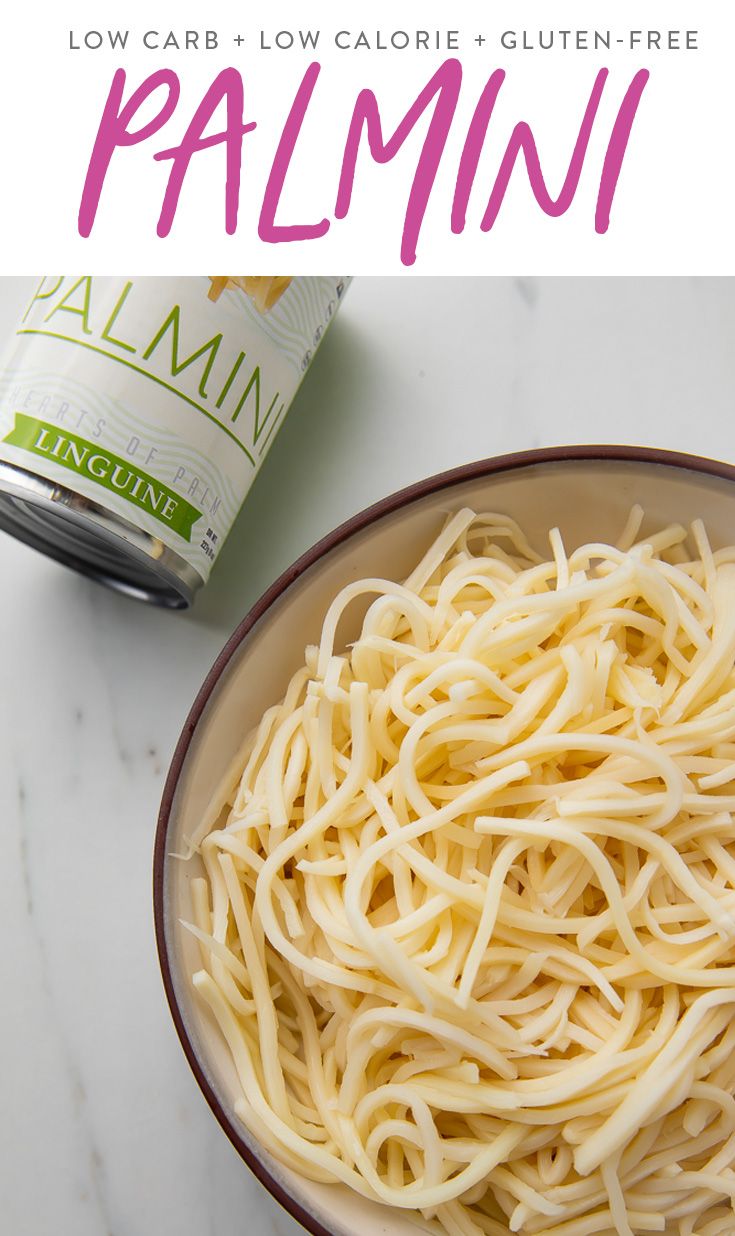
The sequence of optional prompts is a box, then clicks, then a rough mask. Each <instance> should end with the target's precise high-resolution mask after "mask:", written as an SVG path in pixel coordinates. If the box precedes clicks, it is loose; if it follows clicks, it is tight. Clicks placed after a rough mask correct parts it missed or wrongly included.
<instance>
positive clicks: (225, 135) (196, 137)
mask: <svg viewBox="0 0 735 1236" xmlns="http://www.w3.org/2000/svg"><path fill="white" fill-rule="evenodd" d="M223 101H224V102H225V103H226V105H227V124H226V127H225V128H224V130H223V131H222V132H221V133H214V134H212V135H210V136H209V137H205V136H204V130H205V129H206V127H207V125H208V124H209V122H210V121H211V119H212V117H213V116H214V114H215V112H216V110H217V108H218V107H219V105H220V103H222V102H223ZM244 110H245V99H244V94H243V86H242V77H241V76H240V74H239V73H238V71H237V69H223V70H222V72H221V73H218V74H217V76H216V77H215V79H214V81H213V82H212V85H211V86H210V87H209V89H208V91H207V93H206V94H205V96H204V98H203V99H202V101H201V103H200V104H199V106H198V108H197V109H196V111H195V112H194V115H193V117H192V120H191V123H190V124H189V127H188V128H187V130H186V133H185V134H184V136H183V139H182V141H181V142H180V144H179V145H178V146H172V147H171V148H170V149H169V150H160V151H159V152H158V154H155V155H154V156H153V158H154V159H171V160H172V166H171V172H170V175H169V178H168V184H167V185H166V192H165V194H164V198H163V205H162V207H161V214H160V217H159V220H158V227H157V229H156V230H157V232H158V235H159V236H168V234H169V232H170V231H171V226H172V224H173V221H174V218H175V216H176V207H177V206H178V204H179V196H180V194H181V188H182V185H183V183H184V177H185V176H186V173H187V171H188V169H189V163H190V162H191V159H192V156H193V155H195V154H196V153H197V151H199V150H207V149H208V148H209V147H210V146H218V145H219V144H220V142H224V143H225V145H226V150H227V174H226V180H225V231H226V232H227V234H228V235H229V236H231V235H233V233H234V232H235V231H236V230H237V212H238V207H239V204H240V169H241V166H242V139H243V137H244V136H245V134H246V133H249V132H250V131H251V130H252V129H254V128H255V121H250V122H249V123H248V124H245V123H244V122H243V112H244Z"/></svg>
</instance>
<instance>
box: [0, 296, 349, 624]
mask: <svg viewBox="0 0 735 1236" xmlns="http://www.w3.org/2000/svg"><path fill="white" fill-rule="evenodd" d="M348 282H349V280H348V279H347V278H346V277H338V276H319V277H308V278H294V279H289V278H285V277H273V278H266V277H262V276H247V275H244V276H227V275H222V276H210V277H206V276H201V277H192V276H189V277H182V278H153V277H149V276H146V277H140V278H133V277H129V276H120V277H111V276H97V275H81V276H76V275H74V276H71V275H53V276H44V278H43V279H41V281H40V283H39V285H38V287H37V289H36V292H35V294H34V295H33V298H32V300H31V301H30V304H29V305H28V306H27V307H26V308H25V311H24V312H23V315H22V318H21V320H20V322H19V324H18V327H17V329H16V331H15V335H14V338H13V341H12V344H11V346H10V347H9V349H8V352H7V353H6V355H5V357H4V359H3V361H2V362H0V528H2V529H4V530H5V531H6V532H9V533H11V534H12V535H13V536H15V537H17V538H18V539H20V540H22V541H25V542H26V543H27V544H29V545H32V546H34V547H35V548H36V549H39V550H41V551H42V552H44V553H46V554H48V555H50V556H51V557H53V558H56V559H57V560H58V561H60V562H63V563H65V564H66V565H67V566H70V567H73V568H75V569H76V570H79V571H82V572H84V573H85V574H87V575H91V576H93V577H94V578H95V579H98V580H100V581H101V582H103V583H106V584H108V585H110V586H111V587H114V588H117V589H119V590H120V591H122V592H125V593H128V594H130V595H132V596H135V597H138V598H141V599H143V600H146V601H150V602H153V603H155V604H158V605H163V606H168V607H170V608H173V609H183V608H186V607H187V606H188V605H190V604H191V601H192V599H193V597H194V594H195V593H196V591H197V589H198V588H200V587H201V586H202V585H203V584H204V583H205V582H206V580H207V578H208V576H209V572H210V570H211V567H212V564H213V563H214V562H215V560H216V558H217V556H218V554H219V551H220V549H221V548H222V545H223V543H224V540H225V538H226V536H227V533H228V532H229V530H230V527H231V526H232V523H233V521H234V519H235V517H236V515H237V513H238V511H239V509H240V507H241V505H242V503H243V500H244V498H245V495H246V494H247V492H248V490H249V488H250V486H251V484H252V482H253V480H254V478H255V476H256V474H257V472H258V469H259V468H260V465H261V463H262V461H263V459H264V458H265V455H266V453H267V451H268V449H269V447H270V446H271V444H272V442H273V440H274V438H275V435H276V433H277V431H278V428H279V427H280V425H281V424H282V422H283V419H284V417H285V415H286V412H287V411H288V408H289V405H290V404H291V401H292V400H293V397H294V395H295V394H296V391H297V389H298V387H299V385H300V383H301V380H302V378H303V376H304V374H305V372H306V370H307V369H308V367H309V365H310V363H311V360H312V358H313V356H314V353H315V351H316V349H317V348H318V346H319V343H320V342H321V340H322V338H323V337H324V332H325V330H326V329H327V327H328V326H329V323H330V322H331V320H332V318H333V317H334V314H335V312H336V310H337V308H338V306H339V303H340V300H341V297H342V295H343V294H344V291H345V288H346V286H347V284H348Z"/></svg>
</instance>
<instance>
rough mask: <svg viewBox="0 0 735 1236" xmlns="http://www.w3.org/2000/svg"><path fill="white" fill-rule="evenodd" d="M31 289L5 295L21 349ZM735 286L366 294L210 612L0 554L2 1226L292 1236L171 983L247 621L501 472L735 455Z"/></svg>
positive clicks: (315, 381) (375, 283)
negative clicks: (192, 735) (543, 450)
mask: <svg viewBox="0 0 735 1236" xmlns="http://www.w3.org/2000/svg"><path fill="white" fill-rule="evenodd" d="M28 287H30V281H28V280H22V279H17V280H16V279H2V280H0V336H3V335H4V334H5V333H6V332H7V329H8V328H9V326H10V324H11V323H12V321H13V320H14V317H15V313H16V309H17V305H18V303H19V301H22V300H23V298H24V296H25V294H26V291H27V289H28ZM733 340H735V281H732V280H725V279H720V280H717V279H713V280H696V279H693V280H689V279H668V280H650V281H635V280H627V279H602V280H596V279H590V280H572V279H570V280H534V279H522V280H521V279H517V280H506V279H497V280H496V279H491V278H486V279H476V280H456V281H455V280H450V279H444V280H441V279H440V280H433V279H422V278H403V279H396V280H384V279H370V278H361V279H358V280H356V281H355V283H354V285H353V287H352V289H351V291H350V293H349V296H348V298H347V300H346V302H345V305H344V308H343V310H342V312H341V317H340V318H339V319H338V320H337V322H336V323H335V326H334V327H333V329H332V331H331V333H330V335H329V336H328V337H327V339H326V341H325V343H324V346H323V349H322V352H321V354H320V356H319V357H318V360H317V362H316V363H315V365H314V369H313V371H312V373H311V374H310V375H309V378H308V380H307V382H306V384H305V386H304V387H303V389H302V391H301V393H300V395H299V397H298V400H297V403H296V404H295V405H294V407H293V409H292V411H291V413H290V416H289V418H288V420H287V421H286V423H285V426H284V428H283V431H282V432H281V434H280V436H279V438H278V441H277V442H276V444H275V446H274V447H273V450H272V451H271V454H270V456H269V459H268V461H267V464H266V466H265V468H264V469H263V472H262V473H261V475H260V477H259V479H258V480H257V482H256V484H255V487H254V489H253V491H252V493H251V495H250V497H249V499H248V502H247V504H246V508H245V510H244V512H243V514H242V515H241V517H240V520H239V522H238V524H237V526H236V529H235V531H234V532H233V534H232V536H231V538H230V540H229V542H228V544H227V547H226V549H225V551H224V552H223V554H222V557H221V560H220V563H219V565H218V568H217V570H216V572H215V574H214V576H213V579H212V581H211V583H210V585H209V587H208V588H207V590H206V591H205V592H204V593H203V594H202V595H201V597H200V598H199V600H198V602H197V604H196V606H195V608H194V609H193V611H192V612H191V613H189V614H184V615H172V614H169V613H161V612H158V611H156V610H153V609H149V608H146V607H144V606H142V605H139V604H137V603H135V602H132V601H126V600H124V599H121V598H120V597H117V596H115V595H113V594H111V593H109V592H107V591H105V590H104V589H102V588H100V587H98V586H97V585H95V584H92V583H89V582H87V581H86V580H83V579H80V578H78V577H77V576H75V575H73V574H72V573H70V572H68V571H66V570H64V569H63V568H61V567H59V566H57V565H55V564H54V563H52V562H49V561H47V560H45V559H44V558H42V557H41V556H40V555H38V554H35V553H33V552H32V551H31V550H29V549H27V548H25V547H24V546H21V545H19V544H16V543H15V542H13V541H11V540H10V539H9V538H7V537H5V536H1V535H0V577H1V578H2V585H1V588H2V592H1V595H2V605H1V606H0V639H1V642H2V647H3V649H4V656H3V657H2V659H0V760H1V761H2V770H1V772H0V804H1V817H0V818H1V819H2V827H1V828H0V924H1V929H0V939H2V945H3V947H2V957H3V963H2V975H3V984H2V998H1V1002H0V1008H1V1013H0V1058H1V1059H2V1071H1V1074H0V1075H1V1076H2V1082H1V1083H0V1095H1V1096H2V1097H1V1102H2V1113H3V1118H2V1121H1V1122H0V1216H2V1218H1V1219H0V1230H2V1231H3V1232H7V1233H8V1234H10V1233H12V1234H13V1236H150V1234H151V1233H155V1234H156V1236H230V1234H233V1236H234V1234H239V1233H243V1236H244V1234H245V1233H247V1236H295V1234H296V1233H297V1232H298V1231H301V1229H300V1228H298V1227H297V1225H296V1224H295V1223H293V1222H292V1221H291V1219H290V1218H289V1217H288V1216H287V1215H286V1214H285V1213H284V1212H283V1211H281V1210H280V1208H279V1207H278V1206H277V1204H276V1203H275V1202H274V1201H272V1199H271V1198H270V1197H269V1196H268V1194H267V1193H266V1192H265V1191H264V1190H263V1189H262V1188H261V1186H260V1185H259V1184H258V1183H257V1182H256V1181H255V1179H254V1178H253V1177H252V1176H251V1175H250V1174H249V1172H248V1170H247V1169H246V1168H245V1167H244V1166H243V1165H242V1164H241V1162H240V1161H239V1159H238V1158H237V1156H236V1154H235V1152H234V1150H233V1149H232V1148H231V1147H230V1145H229V1143H228V1142H227V1140H226V1138H225V1137H224V1135H223V1134H222V1133H221V1131H220V1130H219V1128H218V1127H217V1125H216V1124H215V1122H214V1120H213V1119H212V1117H211V1115H210V1113H209V1110H208V1109H207V1107H206V1105H205V1102H204V1100H203V1098H202V1097H201V1095H200V1093H199V1091H198V1089H197V1086H196V1084H195V1082H194V1080H193V1078H192V1076H191V1075H190V1073H189V1070H188V1067H187V1065H186V1062H185V1060H184V1057H183V1054H182V1052H181V1049H180V1047H179V1044H178V1041H177V1039H176V1036H175V1033H174V1030H173V1027H172V1024H171V1023H170V1020H169V1015H168V1011H167V1008H166V1004H165V1000H164V995H163V989H162V985H161V981H160V977H159V972H158V964H157V960H156V954H155V948H154V941H153V927H152V913H151V899H150V868H151V851H152V844H153V833H154V826H155V818H156V812H157V808H158V800H159V797H160V792H161V788H162V784H163V778H164V775H165V771H166V767H167V764H168V761H169V758H170V755H171V751H172V749H173V746H174V743H175V741H176V738H177V736H178V732H179V729H180V727H181V724H182V722H183V720H184V717H185V715H186V712H187V709H188V707H189V704H190V703H191V701H192V699H193V696H194V694H195V692H196V689H197V687H198V686H199V684H200V682H201V680H202V678H203V677H204V674H205V672H206V670H207V669H208V668H209V665H210V664H211V662H212V660H213V659H214V657H215V655H216V653H217V652H218V650H219V648H220V647H221V645H222V644H223V642H224V640H225V638H226V636H227V635H228V634H229V632H230V631H231V629H232V628H233V627H234V626H235V624H236V622H237V621H238V619H239V618H240V617H241V616H242V614H243V613H244V612H245V611H246V609H247V608H248V607H249V605H250V604H251V602H252V601H253V600H254V599H255V598H256V597H257V596H258V595H259V594H260V592H261V591H262V590H263V589H264V588H265V587H266V586H267V585H268V584H269V583H270V582H271V580H272V579H273V578H274V577H275V576H276V575H277V574H278V573H279V572H280V571H281V570H282V569H283V568H284V567H285V566H287V565H288V563H289V562H290V561H291V560H292V559H293V558H295V557H296V556H297V555H298V554H299V553H300V552H301V551H302V550H303V549H305V548H306V547H307V546H308V545H309V544H311V543H312V542H313V541H314V540H315V539H317V538H318V537H319V536H321V535H322V534H323V533H324V532H326V531H327V530H328V529H330V528H331V527H333V526H334V525H335V524H336V523H337V522H338V521H340V520H342V519H344V518H345V517H346V516H348V515H349V514H351V513H352V512H354V511H355V510H357V509H359V508H360V507H362V506H364V505H366V504H367V503H369V502H371V501H373V500H374V499H376V498H378V497H380V496H381V495H383V494H385V493H387V492H389V491H391V490H393V489H396V488H397V487H399V486H401V485H404V484H406V483H408V482H410V481H413V480H415V479H417V478H419V477H422V476H425V475H427V474H429V473H432V472H436V471H439V470H440V469H442V468H445V467H450V466H452V465H455V464H459V463H463V462H466V461H468V460H471V459H476V458H479V457H483V456H486V455H491V454H494V453H497V452H501V451H508V450H514V449H521V448H524V447H531V446H538V445H548V444H552V443H560V442H593V441H605V440H607V441H620V442H642V443H647V444H652V445H660V446H668V447H674V448H678V449H683V450H691V451H696V452H699V453H702V454H708V455H714V456H718V457H721V458H730V459H735V416H733V395H734V393H735V346H733Z"/></svg>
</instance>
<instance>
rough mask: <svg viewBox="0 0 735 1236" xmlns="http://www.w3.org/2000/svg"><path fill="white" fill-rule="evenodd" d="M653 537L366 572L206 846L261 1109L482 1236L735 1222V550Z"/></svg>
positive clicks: (252, 741)
mask: <svg viewBox="0 0 735 1236" xmlns="http://www.w3.org/2000/svg"><path fill="white" fill-rule="evenodd" d="M641 523H642V512H641V511H640V509H639V508H635V509H634V510H633V512H632V513H631V517H630V519H629V521H628V524H627V526H626V528H625V530H624V531H623V534H622V536H621V539H620V540H619V542H618V544H617V545H616V546H612V545H604V544H589V545H584V546H582V547H581V548H576V549H574V550H572V551H571V552H568V551H567V549H566V547H565V546H564V543H563V541H562V537H561V535H560V534H559V532H558V530H554V531H552V533H551V535H550V548H551V553H550V556H549V557H548V558H547V559H542V558H541V557H539V556H538V555H537V554H536V553H535V552H534V551H533V550H532V549H531V547H530V546H529V544H528V543H527V542H526V540H525V538H524V536H523V534H522V532H521V530H520V529H519V528H518V527H517V525H516V524H515V523H514V522H513V521H512V520H510V519H508V518H507V517H505V516H502V515H496V514H479V515H478V514H475V513H474V512H472V511H470V510H461V511H459V512H458V513H457V514H455V515H454V516H453V517H452V518H450V519H449V520H448V521H447V523H446V526H445V527H444V529H443V531H442V532H441V534H440V535H439V536H438V538H437V539H436V541H435V542H434V544H433V545H432V546H431V547H430V548H429V550H428V551H427V553H426V554H425V556H424V557H423V558H422V560H421V561H420V563H419V564H418V565H417V567H416V568H415V570H414V571H413V572H412V574H411V575H410V576H409V578H408V579H407V580H406V581H405V583H404V584H402V585H400V584H396V583H391V582H387V581H385V580H380V579H368V580H362V581H360V582H359V583H353V584H349V585H348V586H347V587H346V588H344V589H343V591H342V592H341V593H340V594H339V596H337V597H336V599H335V600H334V601H333V603H332V604H331V606H330V608H329V610H328V612H327V614H326V617H325V620H324V625H323V630H322V636H321V641H320V643H319V645H318V647H310V648H308V649H307V650H306V656H305V663H304V666H303V668H302V669H300V670H299V671H298V672H297V673H296V674H295V675H294V677H293V678H292V680H291V682H290V684H289V686H288V689H287V691H286V694H285V696H284V699H283V700H282V702H281V703H279V704H277V705H276V706H275V707H273V708H270V709H269V710H268V711H267V712H266V713H265V715H264V716H263V718H262V720H261V722H260V724H259V726H258V728H257V730H256V731H255V732H254V733H253V734H252V735H251V736H250V737H249V739H248V741H247V744H246V747H245V749H244V751H243V753H242V755H241V757H240V758H239V761H238V766H237V770H236V771H237V775H236V776H234V775H233V777H232V778H231V779H230V780H229V782H228V784H227V786H226V792H225V793H224V794H223V795H221V796H220V797H219V799H218V800H217V802H216V803H215V804H214V806H213V810H212V812H211V813H210V815H209V816H208V818H207V819H205V820H204V821H203V824H202V828H201V830H200V835H199V836H198V837H197V838H195V839H194V841H193V845H194V846H195V848H196V849H197V850H198V851H199V853H200V855H201V859H202V861H203V864H204V869H205V876H203V877H199V878H198V879H196V880H194V881H193V907H194V909H193V918H194V922H193V923H191V924H189V925H188V926H190V929H191V930H192V931H193V932H194V934H195V935H196V936H197V938H198V940H199V943H200V945H201V952H202V958H203V968H202V969H200V970H199V971H198V972H197V973H196V974H195V975H194V979H193V981H194V985H195V987H196V989H197V991H198V992H199V994H200V996H201V997H202V998H203V999H204V1000H205V1001H206V1003H207V1004H208V1005H209V1007H210V1009H211V1011H212V1013H213V1015H214V1017H215V1018H216V1021H217V1023H218V1025H219V1028H220V1030H221V1032H222V1034H223V1036H224V1038H225V1039H226V1041H227V1044H228V1046H229V1050H230V1052H231V1053H232V1057H233V1060H234V1063H235V1066H236V1069H237V1073H238V1077H239V1081H240V1085H241V1088H242V1093H241V1095H240V1096H239V1098H238V1100H237V1103H236V1112H237V1115H238V1117H239V1118H240V1119H241V1120H242V1121H243V1123H244V1124H245V1125H246V1126H247V1128H248V1129H249V1130H250V1131H251V1132H252V1134H253V1135H254V1136H255V1137H256V1138H257V1139H258V1140H259V1141H260V1142H261V1143H262V1144H263V1145H264V1146H265V1147H267V1149H268V1150H269V1151H271V1152H272V1153H273V1154H274V1155H275V1156H276V1157H277V1158H278V1159H279V1160H281V1161H282V1162H283V1163H285V1164H287V1165H288V1166H289V1167H291V1168H293V1169H294V1170H295V1171H296V1172H298V1173H300V1174H302V1175H303V1176H307V1177H309V1178H310V1179H312V1180H316V1181H324V1182H343V1183H344V1184H346V1185H348V1186H350V1188H352V1189H354V1190H356V1191H357V1192H358V1193H360V1194H363V1195H364V1196H365V1197H367V1198H371V1199H373V1200H375V1201H377V1202H380V1203H384V1204H386V1205H388V1206H393V1207H398V1208H401V1209H402V1210H405V1211H408V1212H413V1213H414V1217H415V1218H416V1219H417V1220H418V1222H419V1223H421V1224H422V1225H423V1226H425V1227H427V1228H428V1229H429V1230H433V1231H436V1232H442V1233H448V1234H449V1236H480V1234H482V1233H485V1234H487V1236H507V1233H508V1231H511V1232H520V1233H523V1234H524V1236H532V1234H534V1233H543V1236H595V1234H598V1233H599V1234H601V1236H611V1234H613V1233H614V1234H615V1236H638V1234H639V1233H648V1232H667V1233H675V1234H676V1236H732V1234H733V1233H734V1232H735V1212H734V1210H733V1206H734V1203H735V1170H734V1168H735V1097H733V1096H734V1094H735V1016H734V1013H735V831H734V829H733V813H734V812H735V671H734V669H733V665H734V661H735V548H730V549H725V550H718V551H713V550H712V549H711V547H710V544H709V542H708V539H707V535H706V532H705V530H704V528H703V526H702V524H701V523H700V522H697V523H695V524H694V525H693V526H692V528H691V529H690V530H689V531H688V532H687V530H685V529H684V528H683V527H680V526H669V527H666V528H663V529H661V530H659V531H657V532H656V533H655V534H654V535H649V536H644V537H642V536H641V535H640V528H641ZM355 601H362V603H363V610H364V608H365V605H366V603H367V604H368V608H367V613H366V616H365V618H364V620H363V623H362V628H361V632H360V635H359V638H358V639H357V641H356V642H355V643H354V644H352V645H351V646H350V647H349V648H348V649H347V650H344V649H343V648H341V647H340V645H339V642H338V627H339V623H340V619H341V617H342V615H343V613H344V612H345V610H346V609H347V608H348V607H349V606H350V605H352V603H353V602H355ZM223 803H224V807H223Z"/></svg>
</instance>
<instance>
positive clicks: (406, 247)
mask: <svg viewBox="0 0 735 1236" xmlns="http://www.w3.org/2000/svg"><path fill="white" fill-rule="evenodd" d="M461 85H462V65H461V64H460V62H459V60H445V61H444V63H443V64H442V65H440V66H439V68H438V69H437V71H436V73H435V74H434V76H433V77H432V78H431V79H430V80H429V81H428V82H427V84H426V86H424V89H423V90H422V91H421V93H420V95H419V96H418V98H417V99H416V100H415V101H414V102H413V103H412V104H411V107H410V108H409V109H408V111H407V112H406V115H405V116H404V117H403V120H402V121H401V123H400V124H399V126H398V128H397V129H396V131H395V133H394V134H393V136H392V137H391V138H389V139H388V141H387V142H384V141H383V128H382V125H381V122H380V112H379V110H378V103H377V100H376V98H375V95H374V94H373V92H372V90H362V91H361V92H360V94H359V95H358V96H357V102H356V103H355V109H354V111H353V113H352V120H351V122H350V128H349V132H348V134H347V142H346V144H345V153H344V159H343V161H342V172H341V175H340V178H339V188H338V190H337V204H336V206H335V210H334V213H335V215H336V217H337V218H338V219H344V217H345V215H346V214H347V212H348V210H349V208H350V202H351V201H352V189H353V184H354V180H355V165H356V163H357V154H358V150H359V148H360V138H361V136H362V130H363V126H364V127H365V129H366V132H367V140H368V146H369V148H370V154H371V155H372V157H373V159H375V161H376V163H389V162H390V160H391V159H393V158H394V157H395V155H396V154H397V152H398V151H399V150H400V148H401V146H402V145H403V143H404V142H405V140H406V138H407V137H408V135H409V133H410V132H411V131H412V130H413V128H414V126H415V125H416V124H417V122H418V120H419V118H420V117H421V116H423V114H424V112H425V111H426V109H427V107H428V106H429V104H430V103H431V101H432V99H433V98H434V96H436V103H435V105H434V111H433V113H432V117H431V120H430V122H429V127H428V130H427V133H426V137H425V138H424V144H423V146H422V148H421V154H420V155H419V161H418V164H417V167H416V174H415V176H414V178H413V183H412V185H411V191H410V193H409V196H408V205H407V207H406V214H405V218H404V222H403V236H402V239H401V261H402V262H403V264H404V266H412V265H413V263H414V262H415V261H416V246H417V243H418V238H419V233H420V231H421V225H422V223H423V220H424V215H425V213H426V207H427V205H428V201H429V197H430V195H431V190H432V188H433V187H434V181H435V179H436V173H437V171H438V169H439V164H440V162H441V157H442V155H443V153H444V147H445V146H446V143H447V137H448V136H449V129H450V127H451V124H452V120H453V119H454V112H455V108H456V106H457V100H458V98H459V91H460V86H461Z"/></svg>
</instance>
